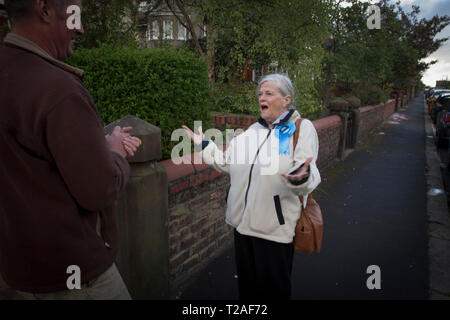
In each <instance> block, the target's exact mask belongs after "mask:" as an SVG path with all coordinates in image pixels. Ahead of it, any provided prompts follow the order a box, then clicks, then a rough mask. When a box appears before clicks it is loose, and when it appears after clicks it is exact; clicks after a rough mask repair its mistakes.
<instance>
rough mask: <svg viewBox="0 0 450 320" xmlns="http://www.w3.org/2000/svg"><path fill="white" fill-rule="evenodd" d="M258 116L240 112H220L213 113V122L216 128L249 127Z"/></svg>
mask: <svg viewBox="0 0 450 320" xmlns="http://www.w3.org/2000/svg"><path fill="white" fill-rule="evenodd" d="M257 120H258V117H255V116H250V115H240V114H227V115H224V114H220V113H215V112H214V113H211V122H212V125H213V127H214V128H216V129H219V130H225V129H226V128H227V126H228V127H229V128H231V129H238V128H240V129H244V130H245V129H247V128H248V127H249V126H250V125H251V124H252V123H254V122H256V121H257Z"/></svg>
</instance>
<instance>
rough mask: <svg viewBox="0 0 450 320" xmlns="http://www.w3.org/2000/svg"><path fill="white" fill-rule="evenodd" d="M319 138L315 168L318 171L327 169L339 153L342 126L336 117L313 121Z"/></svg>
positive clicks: (340, 120) (339, 119)
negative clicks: (316, 167) (317, 168)
mask: <svg viewBox="0 0 450 320" xmlns="http://www.w3.org/2000/svg"><path fill="white" fill-rule="evenodd" d="M313 123H314V127H315V128H316V131H317V135H318V136H319V156H318V159H317V166H318V167H319V169H325V168H326V167H328V166H329V165H330V164H331V163H332V162H333V161H334V159H336V157H337V155H338V152H339V145H340V141H341V137H342V135H343V131H344V126H343V123H342V119H341V118H340V117H339V116H338V115H333V116H330V117H326V118H322V119H319V120H316V121H313Z"/></svg>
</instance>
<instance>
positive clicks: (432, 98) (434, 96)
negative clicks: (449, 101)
mask: <svg viewBox="0 0 450 320" xmlns="http://www.w3.org/2000/svg"><path fill="white" fill-rule="evenodd" d="M445 92H450V90H448V89H438V90H434V91H432V93H431V95H430V96H429V97H428V99H427V104H428V113H429V114H431V109H433V107H434V104H435V103H436V100H437V98H438V97H439V96H440V95H441V94H442V93H445Z"/></svg>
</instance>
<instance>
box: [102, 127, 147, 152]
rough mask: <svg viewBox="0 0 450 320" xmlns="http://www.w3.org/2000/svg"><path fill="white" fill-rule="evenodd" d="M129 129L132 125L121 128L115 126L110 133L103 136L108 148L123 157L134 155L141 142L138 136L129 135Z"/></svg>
mask: <svg viewBox="0 0 450 320" xmlns="http://www.w3.org/2000/svg"><path fill="white" fill-rule="evenodd" d="M131 129H132V127H124V128H121V127H119V126H117V127H115V128H114V131H113V132H112V133H111V135H107V136H106V137H105V138H106V142H107V144H108V147H109V149H110V150H111V151H114V152H117V153H118V154H120V155H121V156H122V157H124V158H127V157H132V156H134V153H135V152H136V151H137V149H138V148H139V146H140V145H141V144H142V142H141V140H140V139H139V138H137V137H133V136H131V135H130V133H129V132H130V131H131Z"/></svg>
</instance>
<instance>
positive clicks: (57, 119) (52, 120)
mask: <svg viewBox="0 0 450 320" xmlns="http://www.w3.org/2000/svg"><path fill="white" fill-rule="evenodd" d="M8 39H9V40H10V41H8ZM80 71H81V72H80ZM81 76H82V70H79V69H75V68H71V67H70V66H64V65H63V64H62V63H60V62H58V61H56V60H54V59H52V58H51V57H49V56H46V55H45V53H42V52H41V51H39V47H37V46H36V45H35V44H33V43H32V42H29V41H26V39H23V38H21V37H18V36H16V35H12V34H10V35H9V37H7V38H6V39H5V47H4V48H1V49H0V273H1V275H2V276H3V278H4V280H5V282H6V283H7V284H8V285H10V286H11V287H13V288H15V289H18V290H22V291H26V292H33V293H44V292H53V291H59V290H65V289H67V287H66V281H67V279H68V277H69V276H70V274H67V268H68V267H69V266H70V265H77V266H79V267H80V269H81V280H82V283H85V282H87V281H89V280H91V279H93V278H94V277H96V276H98V275H100V274H101V273H103V272H104V271H105V270H106V269H107V268H108V267H109V266H111V264H112V263H113V262H114V260H115V258H116V254H117V248H118V242H117V241H118V236H117V223H116V218H115V213H114V203H115V200H117V199H118V197H119V194H120V193H121V192H122V191H123V190H124V188H125V185H126V183H127V180H128V176H129V165H128V163H127V161H126V160H125V159H123V158H122V157H121V156H120V155H119V154H117V153H114V152H111V151H110V150H109V149H108V147H107V144H106V140H105V136H104V133H103V123H102V120H101V118H100V116H99V113H98V110H97V108H96V106H95V104H94V102H93V101H92V98H91V97H90V95H89V92H88V91H87V89H86V88H85V87H84V85H83V83H82V81H81V78H80V77H81ZM98 217H100V218H101V226H102V228H101V234H100V235H99V234H98V233H97V232H96V225H97V218H98Z"/></svg>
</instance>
